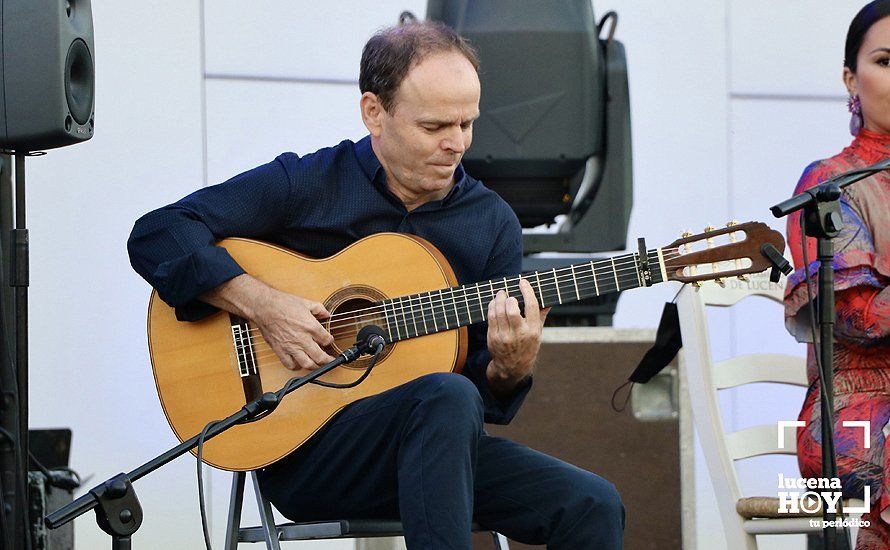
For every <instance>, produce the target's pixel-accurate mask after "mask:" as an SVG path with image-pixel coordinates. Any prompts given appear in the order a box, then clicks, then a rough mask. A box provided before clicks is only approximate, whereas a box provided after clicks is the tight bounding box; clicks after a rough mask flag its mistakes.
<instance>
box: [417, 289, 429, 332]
mask: <svg viewBox="0 0 890 550" xmlns="http://www.w3.org/2000/svg"><path fill="white" fill-rule="evenodd" d="M417 305H418V306H419V307H420V318H421V319H422V320H423V333H424V334H429V333H430V329H429V328H427V326H426V314H425V313H424V312H423V296H421V295H420V294H418V295H417Z"/></svg>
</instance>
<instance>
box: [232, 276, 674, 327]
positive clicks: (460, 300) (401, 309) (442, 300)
mask: <svg viewBox="0 0 890 550" xmlns="http://www.w3.org/2000/svg"><path fill="white" fill-rule="evenodd" d="M629 263H630V264H632V265H631V267H626V266H627V265H629ZM618 265H623V267H622V268H621V269H617V267H618ZM673 268H674V266H672V269H673ZM557 271H559V269H558V270H557ZM551 272H552V270H551ZM628 274H633V275H634V276H633V277H627V275H628ZM636 274H637V266H636V261H633V262H624V263H623V264H620V263H618V262H616V269H615V270H614V275H615V276H617V277H618V278H619V279H624V281H623V282H624V286H627V285H628V284H639V279H638V277H637V276H636ZM521 278H524V279H526V280H527V281H529V282H531V278H530V277H527V276H525V277H513V278H510V277H507V278H505V279H506V284H504V283H502V282H501V281H498V286H493V285H489V288H490V290H489V291H484V292H485V293H486V294H487V293H489V292H490V291H491V289H493V292H494V293H497V292H498V291H500V290H508V292H518V291H519V280H520V279H521ZM600 278H601V276H600V275H597V276H596V280H595V281H594V284H593V286H587V287H585V290H589V289H591V288H593V289H594V290H599V288H600V286H602V289H603V291H606V290H608V291H613V290H616V289H618V290H620V285H615V284H614V278H615V277H614V276H612V274H610V275H609V276H606V277H605V279H606V280H605V281H603V284H602V285H599V284H598V283H599V280H600ZM588 279H594V275H593V274H590V275H579V276H577V277H576V278H575V279H574V280H575V282H577V283H578V285H579V290H580V285H582V284H585V283H587V282H588V281H587V280H588ZM514 283H515V284H514ZM557 285H558V281H556V280H555V279H552V278H551V279H550V280H549V281H548V280H545V281H544V282H541V283H540V285H539V288H540V291H539V292H536V293H535V295H536V298H540V297H541V295H544V294H546V297H547V298H553V297H557V298H558V297H559V292H558V291H559V290H561V289H557ZM562 286H565V285H564V284H563V285H562ZM455 288H457V287H455ZM470 288H472V287H471V286H470V287H468V286H465V287H464V291H463V296H462V297H460V296H459V294H458V293H457V292H455V291H453V290H452V292H450V293H449V295H446V294H445V293H444V291H446V290H449V289H442V292H440V293H439V297H438V298H436V299H433V298H432V295H431V294H430V295H428V296H427V298H428V301H424V300H423V299H422V298H421V297H418V298H417V300H418V303H417V305H416V306H415V304H414V299H413V298H412V299H408V300H407V306H408V307H407V311H408V312H409V313H410V312H411V311H415V312H416V311H417V309H418V307H419V309H421V310H425V309H426V308H430V309H435V308H437V307H441V308H449V307H454V308H456V307H457V306H458V305H461V306H465V305H468V304H469V303H470V302H471V301H473V302H475V301H477V300H478V299H480V298H482V293H483V291H481V289H482V288H484V286H482V285H476V289H475V290H476V291H478V294H477V297H475V298H474V297H470V296H468V295H467V294H468V291H469V292H473V291H470V290H469V289H470ZM432 292H435V291H432ZM492 299H493V298H492ZM545 301H547V300H545ZM387 307H390V308H391V309H392V314H393V316H395V317H398V316H399V315H400V313H401V315H402V316H403V317H404V316H405V312H406V307H405V302H404V301H403V302H402V303H401V304H396V303H394V302H390V303H387V304H377V305H374V306H371V307H367V308H363V309H359V310H353V311H350V312H347V313H344V314H343V317H341V318H339V319H337V320H335V321H333V320H330V321H329V319H322V320H321V321H322V322H326V324H327V325H328V326H329V327H330V328H329V331H330V332H331V333H333V332H334V331H335V330H337V329H340V328H343V327H346V326H355V325H357V324H361V323H362V321H363V320H364V318H368V317H372V318H379V317H380V316H381V315H387V314H388V313H387ZM360 312H367V313H361V314H360V315H356V313H360ZM330 319H333V316H332V317H331V318H330ZM258 330H259V328H256V327H255V328H249V329H247V330H246V331H243V332H242V333H253V334H255V331H258Z"/></svg>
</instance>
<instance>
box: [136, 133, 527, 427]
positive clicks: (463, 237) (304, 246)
mask: <svg viewBox="0 0 890 550" xmlns="http://www.w3.org/2000/svg"><path fill="white" fill-rule="evenodd" d="M455 182H456V184H455V185H454V187H453V188H452V189H451V190H450V191H449V193H448V194H447V195H446V196H445V197H444V198H443V199H442V200H438V201H431V202H427V203H425V204H423V205H421V206H419V207H418V208H416V209H414V210H412V211H410V212H409V211H408V210H407V209H406V208H405V205H404V204H403V203H402V201H401V200H399V198H398V197H396V196H395V195H394V194H393V193H392V192H390V191H389V189H388V188H387V185H386V173H385V171H384V170H383V167H382V166H381V165H380V161H379V160H378V159H377V157H376V155H375V154H374V151H373V149H372V148H371V140H370V138H369V137H365V138H364V139H362V140H360V141H359V142H357V143H353V142H351V141H349V140H346V141H343V142H342V143H340V144H339V145H337V146H335V147H329V148H326V149H321V150H319V151H316V152H315V153H312V154H309V155H305V156H303V157H299V156H297V155H296V154H294V153H284V154H282V155H280V156H279V157H278V158H276V159H275V160H274V161H272V162H270V163H268V164H265V165H263V166H259V167H257V168H254V169H253V170H250V171H248V172H245V173H243V174H240V175H238V176H235V177H234V178H232V179H230V180H228V181H226V182H224V183H221V184H219V185H214V186H211V187H206V188H203V189H201V190H199V191H196V192H194V193H192V194H191V195H189V196H187V197H185V198H183V199H182V200H180V201H178V202H176V203H174V204H171V205H169V206H165V207H163V208H160V209H158V210H155V211H153V212H149V213H148V214H146V215H145V216H143V217H142V218H140V219H139V220H138V221H137V222H136V225H135V227H134V228H133V232H132V233H131V235H130V239H129V241H128V242H127V248H128V250H129V253H130V262H131V263H132V265H133V268H134V269H135V270H136V271H137V272H138V273H139V274H140V275H141V276H142V277H143V278H145V280H146V281H148V282H149V284H151V285H152V286H153V287H154V288H155V289H157V291H158V295H159V296H160V297H161V299H163V300H164V301H165V302H166V303H168V304H170V305H171V306H173V307H175V308H176V315H177V317H178V318H179V319H180V320H184V321H195V320H198V319H201V318H203V317H205V316H207V315H209V314H211V313H214V312H215V311H216V308H214V307H213V306H211V305H209V304H206V303H204V302H201V301H200V300H199V296H201V295H202V294H203V293H205V292H207V291H208V290H211V289H213V288H215V287H216V286H218V285H220V284H222V283H224V282H225V281H228V280H229V279H231V278H233V277H236V276H237V275H240V274H242V273H244V270H243V269H242V268H241V266H239V265H238V264H237V263H236V262H235V260H234V259H233V258H232V257H231V256H230V255H229V253H228V252H227V251H226V250H225V249H223V248H221V247H218V246H215V243H216V242H217V241H219V240H222V239H224V238H227V237H246V238H254V239H260V240H264V241H268V242H272V243H275V244H279V245H281V246H284V247H287V248H290V249H293V250H295V251H297V252H300V253H303V254H306V255H308V256H312V257H316V258H324V257H328V256H331V255H333V254H335V253H337V252H339V251H340V250H342V249H343V248H345V247H346V246H348V245H350V244H351V243H353V242H355V241H357V240H359V239H361V238H363V237H366V236H368V235H372V234H374V233H380V232H384V231H392V232H399V233H410V234H413V235H417V236H419V237H423V238H424V239H426V240H427V241H429V242H431V243H432V244H433V245H435V246H436V248H438V249H439V251H441V252H442V254H444V256H445V257H446V258H447V259H448V262H449V263H450V264H451V267H452V269H453V270H454V273H455V276H456V277H457V279H458V281H459V283H460V284H465V283H475V282H478V281H483V280H488V279H494V278H500V277H506V276H511V275H516V274H518V273H519V272H520V270H521V267H522V230H521V228H520V225H519V221H518V219H517V218H516V215H515V214H514V213H513V210H512V209H511V208H510V207H509V205H507V203H506V202H504V201H503V200H502V199H501V198H500V197H499V196H498V195H497V194H495V193H494V192H493V191H491V190H489V189H487V188H486V187H485V186H483V185H482V184H481V183H480V182H479V181H477V180H475V179H473V178H472V177H470V176H469V175H467V174H466V173H465V172H464V169H463V167H462V166H458V167H457V170H456V171H455ZM487 328H488V327H487V325H486V324H477V325H473V326H471V327H470V328H469V336H470V338H469V340H470V341H469V350H468V355H467V364H466V366H465V368H464V371H463V374H464V375H465V376H467V377H468V378H470V380H472V381H473V382H474V383H475V384H476V386H477V387H478V388H479V391H480V393H481V395H482V397H483V400H484V402H485V416H486V421H487V422H493V423H507V422H509V421H510V419H511V418H512V417H513V415H514V414H515V413H516V411H517V410H518V408H519V405H520V404H521V403H522V400H523V399H524V397H525V394H526V393H527V392H528V389H529V386H530V384H525V385H524V386H523V387H522V389H521V390H520V391H519V392H518V393H517V394H516V396H515V397H514V398H512V399H510V400H508V401H506V402H505V401H501V400H498V399H497V398H495V397H494V396H493V395H492V393H491V391H490V390H489V388H488V383H487V379H486V376H485V369H486V367H487V365H488V362H489V360H490V358H491V357H490V355H489V353H488V349H487V346H486V331H487Z"/></svg>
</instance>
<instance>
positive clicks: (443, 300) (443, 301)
mask: <svg viewBox="0 0 890 550" xmlns="http://www.w3.org/2000/svg"><path fill="white" fill-rule="evenodd" d="M444 290H445V289H442V290H440V291H439V303H440V304H442V318H443V319H445V330H448V314H447V313H445V295H444V294H442V292H443V291H444Z"/></svg>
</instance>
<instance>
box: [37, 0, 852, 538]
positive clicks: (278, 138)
mask: <svg viewBox="0 0 890 550" xmlns="http://www.w3.org/2000/svg"><path fill="white" fill-rule="evenodd" d="M862 4H863V2H860V1H853V0H843V1H837V0H834V1H831V0H806V1H804V0H788V1H784V2H769V1H766V0H723V1H713V0H688V1H686V2H682V3H680V2H661V1H656V0H603V1H597V2H595V3H594V8H595V11H596V13H597V15H598V16H599V15H601V14H602V13H604V12H605V11H606V10H608V9H615V10H617V11H618V12H619V14H620V22H619V26H618V32H617V38H618V39H620V40H622V41H623V42H624V44H625V46H626V48H627V52H628V60H629V66H630V67H629V71H630V88H631V104H632V109H633V111H632V125H633V140H634V171H635V206H634V211H633V215H632V218H631V226H630V236H631V237H636V236H645V237H646V238H647V240H648V241H649V242H650V243H654V242H669V241H671V240H673V239H674V238H675V237H676V236H677V234H678V233H679V232H680V231H681V230H683V229H687V228H691V229H693V230H696V231H697V230H700V229H701V228H702V227H704V226H705V225H707V224H709V223H713V224H719V223H722V222H724V221H726V220H727V219H730V218H738V219H749V218H751V219H753V218H756V219H760V220H763V221H767V222H769V223H771V224H773V225H774V226H775V227H777V228H782V224H781V223H777V222H776V221H774V220H772V218H771V216H770V214H769V213H768V211H767V207H768V206H769V205H771V204H773V203H774V202H776V201H778V200H780V199H781V198H783V197H785V196H787V195H788V194H789V193H790V192H791V190H792V189H793V186H794V183H795V182H796V180H797V177H798V176H799V174H800V172H801V171H802V170H803V168H804V166H805V165H806V164H807V163H809V162H810V161H812V160H815V159H817V158H822V157H825V156H829V155H831V154H833V153H834V152H836V151H838V150H839V149H840V148H841V147H842V146H843V145H845V144H846V143H847V142H848V141H849V136H848V135H847V134H846V123H847V114H846V111H845V108H844V90H843V87H842V85H841V84H840V72H841V70H840V64H841V60H842V58H843V40H844V36H845V33H846V25H847V24H848V22H849V19H850V18H851V17H852V15H853V14H854V13H855V11H856V10H857V9H858V8H859V7H860V6H861V5H862ZM403 9H410V10H413V11H415V13H417V14H418V15H422V14H423V13H424V11H425V2H423V1H422V0H405V1H402V2H398V1H395V0H385V1H378V2H373V3H371V2H362V1H359V0H350V1H337V2H327V3H316V2H309V1H308V0H300V1H296V0H294V1H289V0H256V1H253V2H239V1H236V0H215V1H214V2H206V3H203V2H196V1H194V0H193V1H191V2H174V1H171V0H164V1H161V2H155V3H153V4H151V5H148V4H140V3H134V2H94V5H93V11H94V13H93V16H94V21H95V28H96V71H97V91H96V112H97V115H96V118H97V128H96V137H95V138H93V140H92V141H90V142H87V143H85V144H82V145H78V146H76V147H71V148H67V149H61V150H58V151H52V152H51V153H50V154H49V155H47V156H46V157H41V158H35V159H31V160H29V162H28V182H29V195H28V201H29V227H30V229H31V240H32V271H31V274H32V280H31V284H32V286H31V289H32V293H31V296H32V298H31V336H32V342H33V344H32V352H31V353H32V357H31V361H32V363H31V367H32V368H31V418H32V422H31V423H32V425H33V426H34V427H45V426H57V425H66V426H71V427H72V428H73V429H74V444H73V466H74V467H75V468H76V469H78V470H79V471H80V472H82V473H83V474H85V475H90V474H94V475H95V478H94V481H98V480H100V479H104V478H106V477H109V476H110V475H112V474H114V473H116V472H118V471H120V470H123V469H130V468H132V467H134V466H136V465H138V464H139V463H141V462H142V461H144V460H146V459H148V458H150V457H152V456H154V455H155V454H157V453H158V452H160V451H162V450H164V449H166V448H167V447H169V446H171V445H172V444H173V443H175V441H174V439H173V437H172V434H171V433H170V431H169V429H168V428H167V426H166V422H165V420H164V417H163V414H162V413H161V411H160V408H159V407H158V404H157V398H156V397H155V394H154V388H153V382H152V379H151V374H150V369H149V365H148V356H147V350H146V345H145V321H144V315H145V307H146V301H147V297H148V293H149V289H148V287H147V285H145V283H144V282H143V281H142V280H141V279H140V278H139V277H138V276H137V275H136V274H135V273H134V272H133V271H132V270H131V269H130V267H129V261H128V259H127V256H126V250H125V241H126V238H127V235H128V233H129V230H130V228H131V227H132V223H133V221H134V220H135V219H136V218H137V217H138V216H139V215H141V214H143V213H145V212H147V211H148V210H150V209H153V208H155V207H157V206H160V205H162V204H166V203H169V202H171V201H173V200H176V199H177V198H179V197H181V196H183V195H185V194H187V193H188V192H190V191H192V190H193V189H195V188H197V187H199V186H201V185H206V184H212V183H216V182H219V181H223V180H225V179H227V178H228V177H230V176H232V175H234V174H236V173H238V172H241V171H243V170H246V169H249V168H251V167H253V166H255V165H257V164H260V163H263V162H267V161H269V160H271V159H272V158H274V157H275V156H276V155H277V154H279V153H280V152H282V151H286V150H293V151H296V152H298V153H306V152H310V151H312V150H315V149H317V148H319V147H323V146H328V145H332V144H335V143H336V142H338V141H340V140H341V139H344V138H350V139H356V138H358V137H360V136H362V135H363V133H364V129H363V127H362V125H361V123H360V120H359V117H358V107H357V99H358V89H357V84H356V81H357V78H358V60H359V55H360V51H361V47H362V45H363V44H364V42H365V41H366V40H367V38H368V37H369V36H371V34H372V33H373V32H374V30H376V29H377V28H379V27H381V26H384V25H386V24H389V23H391V22H394V21H395V19H396V18H397V17H398V15H399V13H400V12H401V11H402V10H403ZM202 10H203V19H202ZM149 22H150V23H149ZM202 37H203V41H202ZM676 290H677V288H676V287H674V286H671V285H662V286H661V287H655V288H652V289H648V290H646V291H637V292H631V293H627V294H626V295H625V296H623V297H622V299H621V302H620V303H619V309H618V312H617V315H616V317H615V323H616V326H620V327H647V328H649V327H654V326H656V324H657V322H658V318H659V315H660V311H661V306H660V304H661V302H664V301H666V300H670V299H671V298H672V297H673V294H674V293H675V292H676ZM755 324H756V325H758V326H760V327H764V326H765V327H766V328H767V331H766V332H767V334H769V338H768V339H767V340H766V341H764V340H757V341H755V342H754V343H752V342H751V338H750V330H749V329H750V327H751V326H752V325H755ZM712 325H713V328H714V338H713V345H714V350H715V355H716V356H717V358H720V357H726V356H729V355H731V354H734V353H740V352H746V351H752V350H754V349H766V348H768V349H772V350H776V351H786V352H790V353H796V354H802V353H803V351H802V349H801V348H800V347H799V346H798V345H797V344H795V343H794V342H792V341H791V340H790V337H787V336H786V333H785V332H784V330H783V329H782V321H781V313H780V310H778V309H776V308H770V307H768V306H766V305H764V304H751V305H746V306H743V307H742V308H740V309H739V311H736V312H720V313H718V314H716V315H714V316H713V319H712ZM800 401H801V394H800V392H795V391H791V390H787V389H783V388H768V389H758V390H756V391H749V392H739V393H737V394H735V395H730V396H728V397H727V399H726V400H725V401H724V403H723V405H724V414H725V417H726V419H727V422H728V423H729V425H730V426H731V427H733V428H738V427H742V426H744V425H746V424H747V423H748V422H750V421H751V419H752V418H753V417H752V416H751V414H750V411H753V410H766V411H775V413H771V412H770V413H769V414H775V417H779V416H781V417H783V418H786V419H791V418H795V417H796V413H797V408H798V406H799V403H800ZM763 414H768V413H763ZM766 419H769V417H766ZM780 468H781V469H783V471H786V472H787V471H793V468H794V465H793V463H792V464H787V463H784V464H783V463H780V462H769V463H766V464H764V463H762V462H761V463H758V464H757V465H756V466H752V467H748V468H745V469H744V470H743V480H745V481H747V482H750V484H751V485H750V486H751V488H752V491H753V492H757V491H759V492H767V493H768V494H770V491H774V487H773V481H772V477H770V478H769V479H766V480H764V479H763V478H762V477H760V476H758V471H769V472H775V471H778V469H780ZM789 468H790V470H789ZM643 478H645V476H643ZM706 481H707V475H706V472H704V470H703V469H701V468H699V469H698V471H697V482H698V498H699V501H698V513H699V518H698V519H699V525H698V527H699V530H698V539H699V541H700V545H699V547H700V548H708V549H709V550H710V549H719V548H720V547H721V544H720V542H719V541H720V538H721V527H720V524H719V518H718V517H717V516H716V511H715V510H714V507H713V505H712V499H713V495H712V494H709V488H708V487H707V486H706V485H705V482H706ZM228 482H229V476H228V475H224V474H220V473H214V474H213V475H212V483H211V492H212V495H211V497H210V500H211V505H212V514H213V531H214V536H215V543H216V544H220V542H221V536H222V533H223V530H224V526H223V521H224V516H225V503H226V497H227V492H228ZM137 489H138V490H139V495H140V498H141V500H142V503H143V506H144V508H145V512H146V521H145V524H144V525H143V527H142V529H141V530H140V531H139V534H138V536H137V539H136V544H137V547H142V548H159V547H166V548H196V547H200V546H201V544H202V543H201V535H200V527H199V522H198V513H197V503H196V500H197V499H196V493H195V488H194V463H193V461H192V460H190V459H187V458H186V459H181V460H179V461H177V462H175V463H174V464H172V465H170V466H168V467H166V468H165V469H163V470H162V471H161V472H158V473H156V474H153V475H151V476H149V477H148V478H145V479H143V480H141V481H140V482H138V484H137ZM247 508H248V509H250V508H252V507H250V506H248V507H247ZM629 513H645V511H639V510H638V511H635V510H629ZM248 515H250V514H248ZM77 539H78V542H77V544H78V547H79V548H101V547H103V546H106V545H107V544H108V541H107V538H106V537H105V535H104V534H102V533H101V532H100V531H98V529H97V528H96V527H95V524H94V522H93V519H92V517H91V516H87V517H84V518H82V519H80V520H78V521H77ZM322 545H323V543H320V544H319V545H318V546H314V547H326V548H351V546H349V545H348V544H345V543H340V544H339V545H338V543H329V544H328V545H327V546H322ZM780 545H781V546H782V547H783V548H786V549H802V548H803V541H802V538H800V537H796V538H792V539H791V540H790V541H781V542H777V541H773V542H772V543H771V545H770V547H773V548H778V547H779V546H780ZM310 547H313V546H311V545H310Z"/></svg>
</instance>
